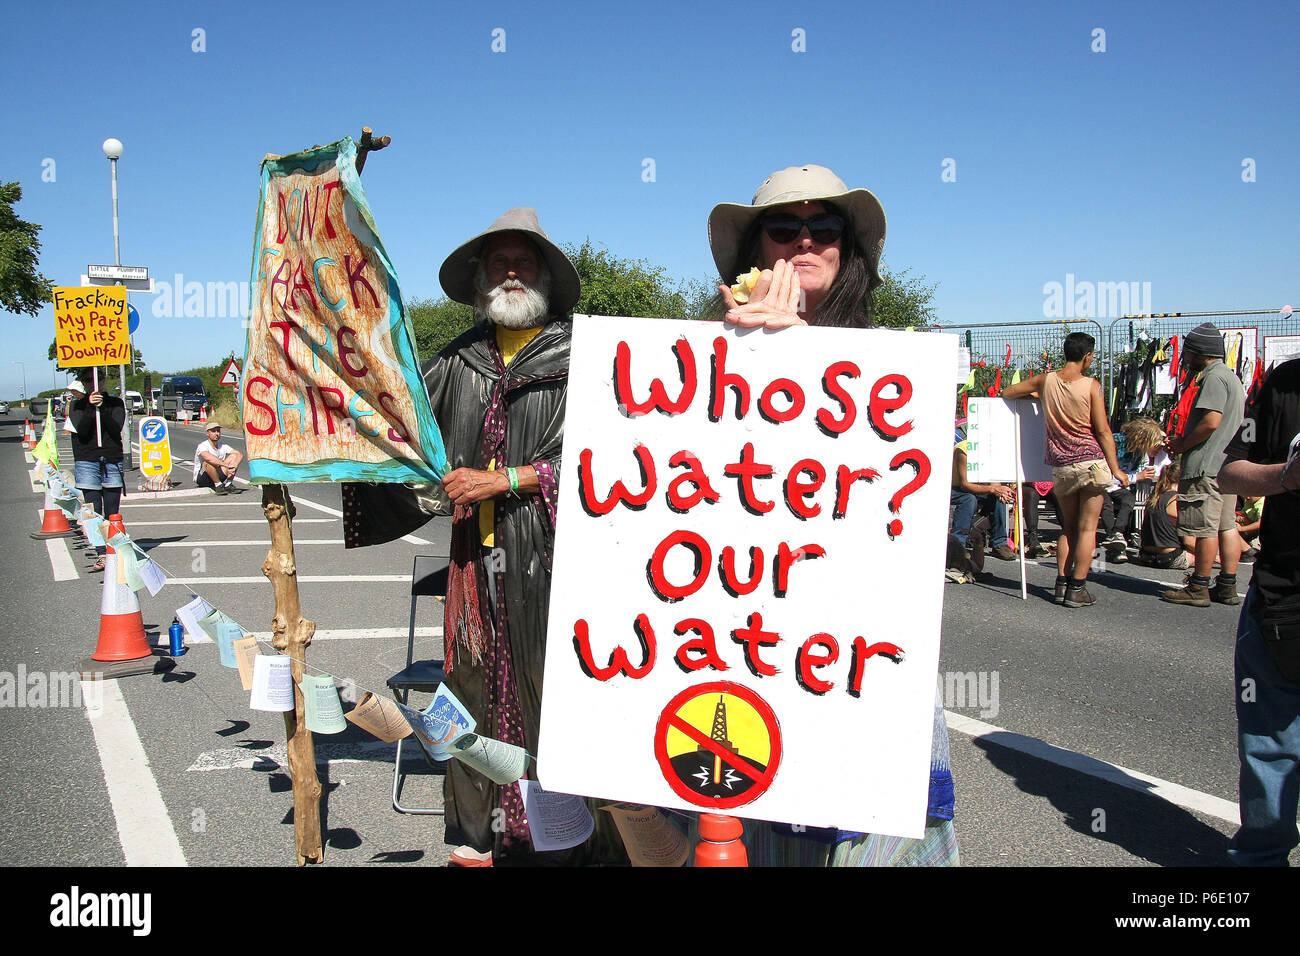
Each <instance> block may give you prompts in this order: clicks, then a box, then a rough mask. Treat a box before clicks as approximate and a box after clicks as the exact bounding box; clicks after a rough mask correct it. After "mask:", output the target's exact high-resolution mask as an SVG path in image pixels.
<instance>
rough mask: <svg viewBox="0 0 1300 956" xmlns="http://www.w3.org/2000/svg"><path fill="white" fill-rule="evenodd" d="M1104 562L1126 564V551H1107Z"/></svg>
mask: <svg viewBox="0 0 1300 956" xmlns="http://www.w3.org/2000/svg"><path fill="white" fill-rule="evenodd" d="M1106 560H1107V561H1109V562H1110V563H1111V564H1128V550H1127V549H1126V548H1120V549H1119V550H1117V551H1107V552H1106Z"/></svg>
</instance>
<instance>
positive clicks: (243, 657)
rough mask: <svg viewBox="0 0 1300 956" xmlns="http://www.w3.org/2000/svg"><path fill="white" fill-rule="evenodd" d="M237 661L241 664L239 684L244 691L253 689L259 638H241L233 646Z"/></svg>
mask: <svg viewBox="0 0 1300 956" xmlns="http://www.w3.org/2000/svg"><path fill="white" fill-rule="evenodd" d="M232 646H233V647H234V649H235V659H236V660H237V661H238V662H239V682H240V683H241V684H243V685H244V690H252V689H253V661H255V660H256V659H257V638H255V637H254V636H253V635H252V634H250V635H248V637H241V638H240V639H239V640H237V641H235V643H234V644H233V645H232Z"/></svg>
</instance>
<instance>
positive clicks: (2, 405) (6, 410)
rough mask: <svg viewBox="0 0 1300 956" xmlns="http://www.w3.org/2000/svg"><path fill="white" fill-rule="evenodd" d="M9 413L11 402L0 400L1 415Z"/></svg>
mask: <svg viewBox="0 0 1300 956" xmlns="http://www.w3.org/2000/svg"><path fill="white" fill-rule="evenodd" d="M8 414H9V403H8V402H0V415H8Z"/></svg>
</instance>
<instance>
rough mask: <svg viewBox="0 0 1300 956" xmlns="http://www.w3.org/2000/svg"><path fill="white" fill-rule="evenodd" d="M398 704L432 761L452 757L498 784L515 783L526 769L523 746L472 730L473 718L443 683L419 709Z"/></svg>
mask: <svg viewBox="0 0 1300 956" xmlns="http://www.w3.org/2000/svg"><path fill="white" fill-rule="evenodd" d="M397 706H398V707H399V708H400V709H401V711H402V716H403V717H405V718H406V720H407V723H409V724H410V725H411V730H412V731H414V733H415V737H416V739H417V740H419V741H420V745H421V746H422V747H424V749H425V751H426V752H427V753H428V755H429V756H430V757H431V758H432V759H434V760H440V761H441V760H449V759H451V758H453V757H454V758H455V759H457V760H459V761H460V762H461V763H463V764H465V766H467V767H469V768H470V769H472V770H477V771H478V772H479V773H481V774H483V776H485V777H487V778H488V779H489V780H491V781H492V782H493V783H495V784H498V785H505V784H507V783H514V782H515V781H516V780H518V779H519V778H520V777H522V776H523V775H524V772H525V771H526V770H527V769H528V751H526V750H524V748H523V747H519V746H516V745H515V744H509V743H506V742H505V741H502V740H496V739H494V738H492V737H484V736H483V735H481V734H476V733H474V728H475V726H476V722H475V720H474V718H473V717H472V716H470V713H469V711H468V710H466V709H465V706H464V705H463V704H462V703H461V702H460V701H459V700H457V699H456V695H455V694H453V693H452V692H451V690H450V689H448V687H447V686H446V685H445V684H444V685H442V686H441V687H439V688H438V693H437V694H436V695H435V696H434V698H433V701H432V702H431V703H430V704H429V706H428V707H427V708H425V709H424V710H422V711H420V710H416V709H415V708H414V707H407V706H406V705H405V704H398V705H397Z"/></svg>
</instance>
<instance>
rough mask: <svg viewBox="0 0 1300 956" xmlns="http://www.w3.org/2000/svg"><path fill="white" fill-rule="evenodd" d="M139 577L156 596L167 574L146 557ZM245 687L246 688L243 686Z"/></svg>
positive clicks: (141, 564)
mask: <svg viewBox="0 0 1300 956" xmlns="http://www.w3.org/2000/svg"><path fill="white" fill-rule="evenodd" d="M139 571H140V578H141V580H143V581H144V586H145V587H147V588H148V589H149V596H150V597H157V596H158V592H159V591H161V590H162V589H163V586H164V585H165V584H166V583H167V575H165V574H163V571H162V568H160V567H158V565H156V564H154V563H153V562H152V561H150V560H149V559H148V558H145V559H144V560H143V561H141V562H140V567H139ZM245 689H247V688H245Z"/></svg>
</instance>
